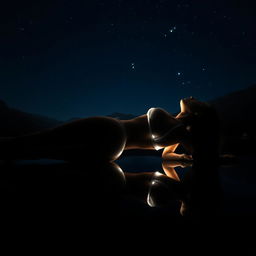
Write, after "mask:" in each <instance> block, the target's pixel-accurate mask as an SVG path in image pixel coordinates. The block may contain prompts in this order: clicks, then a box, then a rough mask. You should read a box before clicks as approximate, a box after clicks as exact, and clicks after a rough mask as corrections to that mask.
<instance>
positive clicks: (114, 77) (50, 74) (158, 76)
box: [0, 0, 256, 120]
mask: <svg viewBox="0 0 256 256" xmlns="http://www.w3.org/2000/svg"><path fill="white" fill-rule="evenodd" d="M255 10H256V3H255V1H247V0H243V1H236V0H232V1H225V0H223V1H211V0H208V1H205V0H204V1H200V0H198V1H189V0H179V1H176V0H172V1H170V0H140V1H131V0H105V1H98V0H91V1H85V0H83V1H82V0H72V1H71V0H44V1H42V0H37V1H26V0H24V1H18V0H10V1H8V2H7V1H6V3H5V4H2V6H1V9H0V31H1V33H0V99H2V100H4V101H6V102H7V103H8V104H9V105H10V106H12V107H15V108H18V109H20V110H23V111H27V112H32V113H38V114H42V115H47V116H49V117H53V118H57V119H61V120H67V119H69V118H73V117H88V116H95V115H108V114H111V113H113V112H122V113H131V114H135V115H139V114H143V113H145V112H146V111H147V110H148V108H150V107H162V108H165V109H166V110H167V111H170V112H171V113H172V112H176V111H177V110H178V109H179V99H181V98H184V97H188V96H194V97H197V98H198V99H200V100H210V99H214V98H216V97H219V96H222V95H225V94H227V93H229V92H232V91H235V90H239V89H243V88H246V87H248V86H250V85H252V84H254V83H255V82H256V72H255V68H256V33H255V24H256V11H255Z"/></svg>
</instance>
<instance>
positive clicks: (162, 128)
mask: <svg viewBox="0 0 256 256" xmlns="http://www.w3.org/2000/svg"><path fill="white" fill-rule="evenodd" d="M170 117H171V118H173V117H172V116H171V115H170V114H169V113H168V112H167V111H165V110H164V109H162V108H150V109H149V110H148V112H147V118H148V125H149V132H150V134H151V139H152V144H153V146H154V148H155V149H156V150H160V149H162V148H164V146H161V145H162V144H163V143H164V142H165V141H166V140H168V139H170V138H171V137H172V136H173V131H174V130H175V129H176V128H178V127H181V126H184V125H183V124H182V123H178V124H177V125H171V124H170Z"/></svg>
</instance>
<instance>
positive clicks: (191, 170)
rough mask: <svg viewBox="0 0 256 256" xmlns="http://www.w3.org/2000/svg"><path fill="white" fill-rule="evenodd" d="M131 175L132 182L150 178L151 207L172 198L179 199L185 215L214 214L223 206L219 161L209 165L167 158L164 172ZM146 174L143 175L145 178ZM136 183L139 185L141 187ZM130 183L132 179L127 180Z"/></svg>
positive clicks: (167, 202) (166, 203)
mask: <svg viewBox="0 0 256 256" xmlns="http://www.w3.org/2000/svg"><path fill="white" fill-rule="evenodd" d="M180 167H181V168H186V173H185V175H184V174H183V175H178V173H177V171H176V170H175V168H180ZM130 175H132V177H133V183H136V182H138V183H141V184H142V182H141V181H142V180H143V186H144V187H145V182H146V181H147V186H148V188H147V189H148V194H147V196H146V197H145V199H144V200H145V201H146V202H147V204H148V205H149V206H150V207H166V206H168V204H170V203H171V202H172V201H179V202H180V214H181V215H183V216H212V215H218V214H219V210H220V198H221V197H220V182H219V177H218V166H217V164H216V163H213V162H212V163H209V164H208V165H205V164H203V163H202V164H201V163H193V164H192V162H187V163H184V162H174V161H164V162H163V163H162V170H161V172H159V171H157V172H153V173H151V174H149V173H148V174H146V173H144V174H143V173H142V174H128V179H129V178H130V177H129V176H130ZM143 177H144V179H143ZM141 184H140V185H138V184H137V187H140V188H141V187H142V186H141ZM128 185H129V183H128Z"/></svg>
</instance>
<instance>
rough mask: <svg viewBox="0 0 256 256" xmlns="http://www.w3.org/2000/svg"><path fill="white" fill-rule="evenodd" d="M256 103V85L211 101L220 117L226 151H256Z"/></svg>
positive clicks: (224, 149)
mask: <svg viewBox="0 0 256 256" xmlns="http://www.w3.org/2000/svg"><path fill="white" fill-rule="evenodd" d="M255 103H256V85H253V86H250V87H249V88H247V89H244V90H240V91H236V92H233V93H230V94H228V95H225V96H223V97H220V98H218V99H216V100H213V101H211V102H210V104H211V105H212V106H213V107H214V108H215V109H216V110H217V112H218V114H219V117H220V121H221V130H222V135H223V143H222V144H223V151H224V152H232V153H246V154H248V153H253V152H255V151H256V148H255V143H256V115H255Z"/></svg>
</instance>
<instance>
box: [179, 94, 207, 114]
mask: <svg viewBox="0 0 256 256" xmlns="http://www.w3.org/2000/svg"><path fill="white" fill-rule="evenodd" d="M205 107H206V104H205V103H203V102H201V101H199V100H197V99H195V98H193V97H189V98H184V99H181V100H180V110H181V112H182V113H194V114H196V113H198V112H199V111H201V110H202V109H204V108H205Z"/></svg>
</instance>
